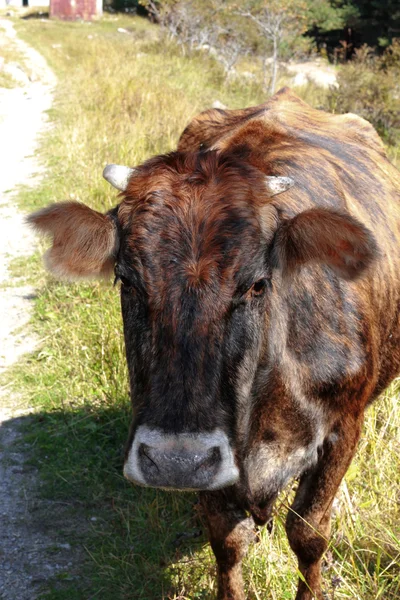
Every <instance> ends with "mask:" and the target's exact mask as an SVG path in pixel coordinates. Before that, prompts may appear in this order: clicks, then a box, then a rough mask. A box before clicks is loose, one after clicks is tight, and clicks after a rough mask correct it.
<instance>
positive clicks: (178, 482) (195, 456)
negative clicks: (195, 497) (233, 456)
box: [138, 444, 221, 489]
mask: <svg viewBox="0 0 400 600" xmlns="http://www.w3.org/2000/svg"><path fill="white" fill-rule="evenodd" d="M138 455H139V467H140V470H141V471H142V473H143V475H144V478H145V480H146V483H147V485H150V486H155V487H166V488H167V487H171V488H175V489H176V488H179V489H205V488H207V487H208V486H209V485H210V483H211V482H212V481H213V480H214V479H215V477H216V475H217V473H218V471H219V468H220V464H221V451H220V449H219V447H218V446H214V447H212V448H206V449H204V450H197V451H196V452H191V451H190V450H182V449H180V450H179V451H174V450H165V449H164V448H163V447H162V446H161V447H159V448H157V447H155V446H148V445H147V444H140V446H139V447H138Z"/></svg>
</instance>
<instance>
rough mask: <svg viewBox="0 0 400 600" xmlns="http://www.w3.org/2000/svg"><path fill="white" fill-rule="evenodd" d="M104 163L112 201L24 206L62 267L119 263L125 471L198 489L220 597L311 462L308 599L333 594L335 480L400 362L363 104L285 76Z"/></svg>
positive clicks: (304, 529)
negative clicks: (125, 377)
mask: <svg viewBox="0 0 400 600" xmlns="http://www.w3.org/2000/svg"><path fill="white" fill-rule="evenodd" d="M104 177H105V178H106V179H107V180H108V181H109V182H110V183H111V184H112V185H113V186H114V187H116V188H117V189H118V190H119V191H120V196H119V199H120V201H119V204H118V205H117V206H116V207H115V208H113V209H112V210H110V211H109V212H107V213H106V214H102V213H99V212H97V211H95V210H92V209H91V208H89V207H88V206H85V205H83V204H79V203H76V202H64V203H59V204H53V205H51V206H49V207H47V208H44V209H43V210H40V211H38V212H36V213H35V214H33V215H32V216H30V222H31V223H32V224H33V225H34V226H36V228H37V229H38V230H40V231H41V232H45V233H49V234H51V235H52V236H53V244H52V247H51V248H50V250H49V251H48V253H47V257H46V264H47V267H48V269H49V270H50V271H51V272H52V273H54V274H55V275H56V276H58V277H61V278H67V279H82V278H86V277H96V276H107V275H108V274H110V273H112V272H113V271H114V273H115V277H116V279H117V280H119V281H120V282H121V308H122V316H123V328H124V338H125V345H126V357H127V363H128V367H129V376H130V389H131V395H132V409H133V418H132V426H131V429H130V433H129V439H128V444H127V450H126V456H125V463H124V474H125V476H126V477H127V478H128V479H129V480H130V481H132V482H135V483H137V484H139V485H143V486H151V487H156V488H163V489H169V490H196V491H198V492H199V495H200V504H201V507H202V509H203V512H204V516H205V520H206V523H207V529H208V533H209V539H210V542H211V546H212V549H213V552H214V554H215V557H216V561H217V572H218V599H219V600H243V599H244V598H245V595H244V590H243V580H242V573H241V562H242V559H243V557H244V556H245V554H246V551H247V548H248V545H249V543H250V542H251V541H252V540H253V539H254V536H255V533H254V531H255V526H256V525H264V524H266V523H269V522H270V519H271V514H272V510H273V506H274V502H275V500H276V498H277V496H278V494H279V493H280V492H281V491H282V490H283V489H284V488H285V486H287V485H288V484H289V482H292V481H294V480H296V479H297V480H298V484H297V491H296V494H295V498H294V501H293V504H292V506H291V508H290V510H289V512H288V515H287V520H286V532H287V536H288V539H289V543H290V546H291V548H292V550H293V551H294V553H295V554H296V555H297V558H298V563H299V569H300V573H301V578H300V580H299V583H298V591H297V595H296V599H297V600H310V599H311V598H318V599H322V597H323V596H322V590H321V580H320V567H321V560H322V556H323V554H324V551H325V550H326V548H327V544H328V538H329V532H330V513H331V509H332V503H333V500H334V497H335V494H336V492H337V490H338V487H339V485H340V482H341V480H342V478H343V476H344V474H345V473H346V471H347V469H348V467H349V464H350V462H351V460H352V457H353V455H354V452H355V450H356V446H357V442H358V439H359V436H360V431H361V428H362V424H363V415H364V411H365V409H366V407H367V406H368V405H369V404H370V403H371V402H372V401H373V400H374V399H375V398H377V397H378V396H379V395H380V394H381V392H382V391H383V390H384V389H385V388H386V387H387V386H388V384H389V383H390V382H391V381H392V380H393V378H394V377H396V375H397V374H398V373H399V372H400V343H399V342H400V321H399V314H400V311H399V303H400V250H399V241H400V231H399V224H400V174H399V172H398V171H397V170H396V169H395V167H394V166H393V165H392V164H391V163H390V162H389V160H388V158H387V156H386V153H385V150H384V147H383V144H382V142H381V141H380V139H379V137H378V135H377V134H376V132H375V130H374V129H373V127H372V126H371V125H370V124H369V123H368V122H366V121H365V120H363V119H362V118H360V117H358V116H356V115H353V114H346V115H331V114H328V113H326V112H323V111H319V110H316V109H314V108H311V107H310V106H308V105H307V104H306V103H304V102H303V101H302V100H301V99H299V98H298V97H297V96H296V95H295V94H294V93H292V92H291V90H289V89H286V88H284V89H282V90H281V91H280V92H278V93H277V94H276V95H274V96H273V97H271V98H270V99H269V100H268V101H267V102H266V103H265V104H262V105H260V106H257V107H252V108H246V109H244V110H221V109H211V110H207V111H205V112H203V113H201V114H200V115H198V116H197V117H195V118H194V119H193V120H192V121H191V122H190V124H189V125H188V126H187V127H186V129H185V130H184V132H183V134H182V136H181V138H180V140H179V143H178V147H177V150H176V151H174V152H171V153H170V154H166V155H162V156H157V157H154V158H151V159H149V160H147V161H146V162H145V163H144V164H142V165H141V166H139V167H135V168H128V167H123V166H118V165H108V166H107V167H106V169H105V170H104Z"/></svg>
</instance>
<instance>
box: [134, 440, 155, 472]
mask: <svg viewBox="0 0 400 600" xmlns="http://www.w3.org/2000/svg"><path fill="white" fill-rule="evenodd" d="M138 453H139V458H140V461H141V463H142V465H143V466H146V468H147V469H156V470H157V471H159V468H158V465H157V463H156V461H155V460H154V459H153V458H152V455H151V453H152V448H151V447H150V446H148V445H147V444H140V446H139V448H138Z"/></svg>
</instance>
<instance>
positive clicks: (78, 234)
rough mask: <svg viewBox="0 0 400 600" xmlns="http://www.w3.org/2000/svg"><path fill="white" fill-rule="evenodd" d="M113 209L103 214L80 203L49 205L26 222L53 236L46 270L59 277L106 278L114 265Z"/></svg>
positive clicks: (115, 231)
mask: <svg viewBox="0 0 400 600" xmlns="http://www.w3.org/2000/svg"><path fill="white" fill-rule="evenodd" d="M113 212H114V211H111V212H110V213H107V214H102V213H100V212H97V211H96V210H93V209H92V208H89V206H86V205H85V204H80V203H79V202H60V203H58V204H51V205H50V206H47V207H46V208H43V209H42V210H39V211H38V212H36V213H33V214H31V215H29V217H28V223H30V224H31V225H33V226H34V227H35V228H36V229H37V230H39V231H41V232H42V233H47V234H50V235H51V236H52V238H53V243H52V246H51V248H50V249H49V250H48V251H47V252H46V255H45V264H46V267H47V269H48V270H49V271H50V272H51V273H53V275H55V276H56V277H58V278H60V279H68V280H76V279H84V278H93V277H105V276H107V275H109V274H110V273H111V272H112V271H113V268H114V263H115V257H116V254H117V251H118V234H117V227H116V223H115V219H114V218H113Z"/></svg>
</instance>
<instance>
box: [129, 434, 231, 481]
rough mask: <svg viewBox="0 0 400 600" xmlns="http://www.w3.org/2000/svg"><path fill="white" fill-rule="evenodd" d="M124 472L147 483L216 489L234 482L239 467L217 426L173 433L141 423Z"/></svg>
mask: <svg viewBox="0 0 400 600" xmlns="http://www.w3.org/2000/svg"><path fill="white" fill-rule="evenodd" d="M124 475H125V477H126V478H127V479H129V480H130V481H133V482H134V483H139V484H141V485H146V486H150V487H161V488H169V489H178V490H217V489H220V488H223V487H227V486H229V485H233V484H234V483H236V481H237V480H238V478H239V470H238V468H237V466H236V464H235V460H234V455H233V451H232V448H231V446H230V443H229V440H228V438H227V436H226V434H225V433H224V432H223V431H221V430H220V429H215V430H214V431H212V432H207V433H206V432H198V433H197V432H194V433H176V434H172V433H166V432H163V431H161V430H159V429H152V428H150V427H148V426H146V425H141V426H140V427H138V429H137V431H136V434H135V436H134V438H133V440H132V446H131V448H130V449H129V452H128V454H127V457H126V460H125V465H124Z"/></svg>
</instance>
